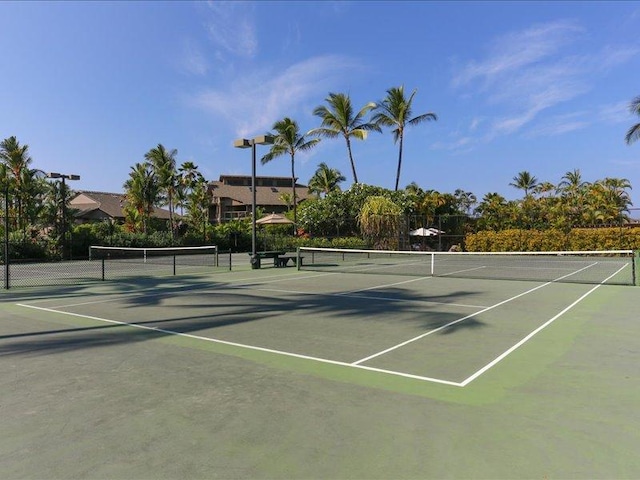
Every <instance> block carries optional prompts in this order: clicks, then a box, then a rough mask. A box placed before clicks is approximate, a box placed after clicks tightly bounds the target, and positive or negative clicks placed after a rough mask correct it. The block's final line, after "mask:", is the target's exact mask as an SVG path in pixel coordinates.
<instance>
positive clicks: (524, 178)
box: [509, 170, 538, 198]
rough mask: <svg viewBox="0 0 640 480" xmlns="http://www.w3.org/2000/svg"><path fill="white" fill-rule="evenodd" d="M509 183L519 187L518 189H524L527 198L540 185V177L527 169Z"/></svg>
mask: <svg viewBox="0 0 640 480" xmlns="http://www.w3.org/2000/svg"><path fill="white" fill-rule="evenodd" d="M509 185H510V186H512V187H515V188H517V189H518V190H524V196H525V198H526V197H528V196H529V192H530V191H531V190H533V189H534V188H535V187H536V185H538V179H537V178H536V177H534V176H533V175H531V174H530V173H529V172H527V171H526V170H523V171H522V172H520V173H518V175H516V176H515V177H513V182H512V183H510V184H509Z"/></svg>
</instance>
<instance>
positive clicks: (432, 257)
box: [430, 252, 436, 277]
mask: <svg viewBox="0 0 640 480" xmlns="http://www.w3.org/2000/svg"><path fill="white" fill-rule="evenodd" d="M430 255H431V276H432V277H433V276H434V275H435V271H436V269H435V263H436V256H435V254H434V253H433V252H431V254H430Z"/></svg>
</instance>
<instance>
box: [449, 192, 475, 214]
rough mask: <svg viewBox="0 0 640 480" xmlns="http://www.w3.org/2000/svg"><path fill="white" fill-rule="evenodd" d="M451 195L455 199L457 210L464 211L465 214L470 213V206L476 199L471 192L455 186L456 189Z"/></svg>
mask: <svg viewBox="0 0 640 480" xmlns="http://www.w3.org/2000/svg"><path fill="white" fill-rule="evenodd" d="M453 196H454V197H455V199H456V203H457V208H458V211H460V212H464V213H466V214H467V215H469V214H470V213H471V207H473V206H474V205H475V204H476V202H477V201H478V198H477V197H476V196H475V195H474V194H473V192H465V191H464V190H462V189H461V188H457V189H456V191H455V192H453Z"/></svg>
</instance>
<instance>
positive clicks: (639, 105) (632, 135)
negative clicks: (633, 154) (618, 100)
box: [624, 96, 640, 145]
mask: <svg viewBox="0 0 640 480" xmlns="http://www.w3.org/2000/svg"><path fill="white" fill-rule="evenodd" d="M629 111H630V112H631V113H634V114H636V115H640V96H637V97H636V98H634V99H633V101H632V102H631V104H630V105H629ZM639 138H640V123H636V124H635V125H633V126H632V127H631V128H630V129H629V131H628V132H627V134H626V135H625V137H624V140H625V141H626V142H627V145H631V144H632V143H633V142H635V141H636V140H638V139H639Z"/></svg>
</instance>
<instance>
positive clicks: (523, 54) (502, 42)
mask: <svg viewBox="0 0 640 480" xmlns="http://www.w3.org/2000/svg"><path fill="white" fill-rule="evenodd" d="M581 30H582V29H581V28H580V27H579V26H577V25H576V24H575V23H574V22H553V23H549V24H546V25H536V26H533V27H531V28H529V29H527V30H524V31H522V32H513V33H510V34H507V35H505V36H503V37H500V38H498V39H497V40H496V41H495V42H493V44H492V45H491V48H490V53H489V56H488V58H486V59H485V60H483V61H480V62H476V61H471V62H469V64H468V65H467V66H466V67H465V68H463V69H462V71H461V72H460V73H458V75H456V76H455V78H454V79H453V86H454V87H459V86H463V85H466V84H469V83H470V82H472V81H475V80H477V79H480V80H484V83H485V85H489V84H492V83H494V82H495V81H498V80H499V79H500V78H501V77H504V76H505V75H509V74H512V73H513V72H516V73H517V72H518V71H520V70H521V69H522V68H523V67H527V66H530V65H533V64H535V63H537V62H539V61H541V60H542V59H544V58H547V57H549V56H550V55H553V54H555V53H557V52H558V50H559V49H560V48H561V47H562V46H564V45H566V44H567V43H569V42H570V41H571V40H572V38H573V37H574V36H575V34H576V33H578V32H580V31H581Z"/></svg>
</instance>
